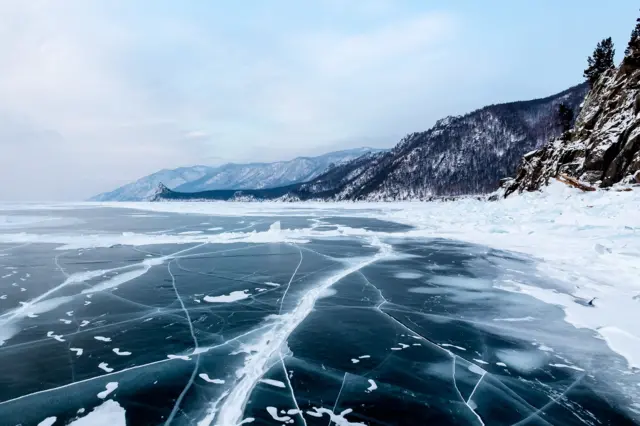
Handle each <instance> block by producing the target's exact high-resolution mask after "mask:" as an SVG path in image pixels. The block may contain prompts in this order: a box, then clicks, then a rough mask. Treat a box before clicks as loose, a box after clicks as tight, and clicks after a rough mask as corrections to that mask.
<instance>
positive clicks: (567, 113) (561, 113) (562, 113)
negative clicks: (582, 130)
mask: <svg viewBox="0 0 640 426" xmlns="http://www.w3.org/2000/svg"><path fill="white" fill-rule="evenodd" d="M558 121H559V122H560V125H561V126H562V133H563V134H566V133H567V132H568V131H569V130H571V123H572V122H573V110H572V109H571V108H569V107H568V106H567V105H566V104H564V103H561V104H560V106H558Z"/></svg>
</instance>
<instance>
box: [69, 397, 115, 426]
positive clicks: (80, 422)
mask: <svg viewBox="0 0 640 426" xmlns="http://www.w3.org/2000/svg"><path fill="white" fill-rule="evenodd" d="M126 425H127V421H126V418H125V410H124V408H122V407H121V406H120V404H118V403H117V402H115V401H114V400H112V399H109V400H107V401H105V402H103V403H102V404H101V405H99V406H97V407H96V408H94V409H93V411H91V412H90V413H89V414H87V415H86V416H84V417H81V418H79V419H77V420H74V421H72V422H71V423H69V425H68V426H126Z"/></svg>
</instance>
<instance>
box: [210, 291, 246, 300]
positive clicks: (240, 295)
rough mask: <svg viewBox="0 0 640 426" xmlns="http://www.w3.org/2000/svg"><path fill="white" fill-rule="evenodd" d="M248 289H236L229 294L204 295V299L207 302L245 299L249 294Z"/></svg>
mask: <svg viewBox="0 0 640 426" xmlns="http://www.w3.org/2000/svg"><path fill="white" fill-rule="evenodd" d="M248 291H249V290H238V291H232V292H231V293H229V294H223V295H220V296H205V297H204V299H203V300H204V301H205V302H208V303H231V302H237V301H238V300H243V299H246V298H247V297H249V296H250V294H249V293H248Z"/></svg>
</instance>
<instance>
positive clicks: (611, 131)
mask: <svg viewBox="0 0 640 426" xmlns="http://www.w3.org/2000/svg"><path fill="white" fill-rule="evenodd" d="M554 177H560V178H561V179H563V180H565V181H566V182H567V183H569V184H571V185H574V186H579V187H580V186H581V187H582V188H583V189H592V186H599V187H604V188H606V187H609V186H611V185H613V184H615V183H618V182H621V181H622V182H625V183H635V184H638V183H640V37H636V38H635V39H634V40H632V41H631V43H630V46H629V52H628V54H627V56H626V57H625V58H624V60H623V61H622V64H621V65H620V67H618V68H617V69H610V70H608V71H606V72H605V73H604V74H603V75H602V76H600V79H599V80H598V81H597V82H596V84H595V85H594V86H593V89H591V91H590V92H589V95H588V96H587V98H586V100H585V102H584V107H583V108H582V112H581V113H580V116H579V117H578V119H577V120H576V123H575V126H574V128H573V129H572V130H571V131H570V132H568V134H567V135H566V136H565V137H562V138H557V139H554V140H552V141H551V142H549V143H548V144H547V145H545V146H544V147H543V148H541V149H539V150H537V151H535V152H531V153H529V154H527V155H526V156H524V158H523V159H522V163H521V164H520V167H519V169H518V172H517V174H516V178H515V179H514V180H512V181H507V182H505V185H504V186H505V189H506V191H505V194H506V195H509V194H510V193H512V192H515V191H519V192H522V191H525V190H526V191H533V190H537V189H540V187H541V186H542V185H546V184H548V183H549V181H550V180H551V179H552V178H554ZM567 178H568V179H567Z"/></svg>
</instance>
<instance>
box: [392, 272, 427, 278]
mask: <svg viewBox="0 0 640 426" xmlns="http://www.w3.org/2000/svg"><path fill="white" fill-rule="evenodd" d="M393 276H394V277H396V278H398V279H401V280H415V279H418V278H421V277H422V276H423V274H421V273H419V272H397V273H395V274H393Z"/></svg>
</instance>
